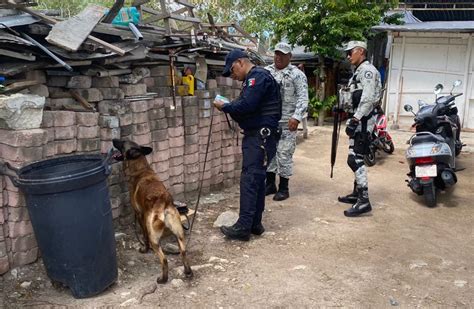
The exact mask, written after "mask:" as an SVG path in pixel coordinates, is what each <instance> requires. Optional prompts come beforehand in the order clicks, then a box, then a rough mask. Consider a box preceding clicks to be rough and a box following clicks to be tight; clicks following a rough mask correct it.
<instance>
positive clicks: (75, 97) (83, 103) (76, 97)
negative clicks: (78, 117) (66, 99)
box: [69, 89, 95, 112]
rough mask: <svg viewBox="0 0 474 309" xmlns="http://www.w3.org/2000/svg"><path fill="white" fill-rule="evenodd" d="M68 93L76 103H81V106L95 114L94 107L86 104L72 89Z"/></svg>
mask: <svg viewBox="0 0 474 309" xmlns="http://www.w3.org/2000/svg"><path fill="white" fill-rule="evenodd" d="M69 93H70V94H71V95H72V97H73V98H74V99H76V101H78V102H79V103H81V105H82V106H84V108H86V109H88V110H91V111H94V112H95V108H94V106H92V105H91V104H90V103H89V102H87V100H86V99H85V98H84V97H83V96H81V95H80V94H79V92H77V91H76V90H74V89H70V90H69Z"/></svg>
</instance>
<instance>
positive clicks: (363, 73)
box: [349, 60, 382, 119]
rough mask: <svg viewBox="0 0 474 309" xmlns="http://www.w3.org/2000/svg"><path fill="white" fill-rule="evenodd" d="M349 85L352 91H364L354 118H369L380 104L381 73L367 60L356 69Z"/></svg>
mask: <svg viewBox="0 0 474 309" xmlns="http://www.w3.org/2000/svg"><path fill="white" fill-rule="evenodd" d="M349 85H350V87H351V91H353V90H357V89H362V95H361V98H360V103H359V106H358V107H357V109H356V110H355V112H354V117H355V118H357V119H361V118H362V117H363V116H368V115H369V114H370V113H371V112H372V110H373V109H374V107H375V106H376V105H377V104H378V103H379V101H380V97H381V94H382V83H381V82H380V73H379V71H378V70H377V69H376V68H375V67H374V66H373V65H372V64H371V63H370V62H369V61H367V60H366V61H364V62H362V63H361V64H359V66H358V67H357V68H356V70H355V72H354V75H353V76H352V77H351V79H350V80H349Z"/></svg>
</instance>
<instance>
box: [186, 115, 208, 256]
mask: <svg viewBox="0 0 474 309" xmlns="http://www.w3.org/2000/svg"><path fill="white" fill-rule="evenodd" d="M213 121H214V108H213V107H212V108H211V124H210V125H209V134H208V135H207V145H206V153H205V155H204V167H203V169H202V172H201V180H200V182H199V190H198V196H197V201H196V206H195V208H194V216H193V220H192V221H191V225H190V226H189V236H188V240H187V241H186V248H188V245H189V242H190V241H191V235H192V232H193V227H194V221H195V220H196V217H197V214H198V208H199V201H200V200H201V193H202V183H203V181H204V173H205V172H206V163H207V155H208V154H209V145H210V144H211V134H212V123H213Z"/></svg>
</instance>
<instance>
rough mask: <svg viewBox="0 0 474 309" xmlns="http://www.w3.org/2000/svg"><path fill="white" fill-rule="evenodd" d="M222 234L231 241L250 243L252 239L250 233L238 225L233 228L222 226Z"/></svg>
mask: <svg viewBox="0 0 474 309" xmlns="http://www.w3.org/2000/svg"><path fill="white" fill-rule="evenodd" d="M221 232H222V234H224V235H225V236H227V237H229V238H230V239H237V240H242V241H248V240H249V239H250V231H249V230H248V229H246V228H244V227H243V226H241V225H240V224H238V223H236V224H234V225H232V226H221Z"/></svg>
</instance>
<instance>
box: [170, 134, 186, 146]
mask: <svg viewBox="0 0 474 309" xmlns="http://www.w3.org/2000/svg"><path fill="white" fill-rule="evenodd" d="M169 143H170V148H175V147H183V146H184V138H183V137H182V136H181V137H170V138H169Z"/></svg>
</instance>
